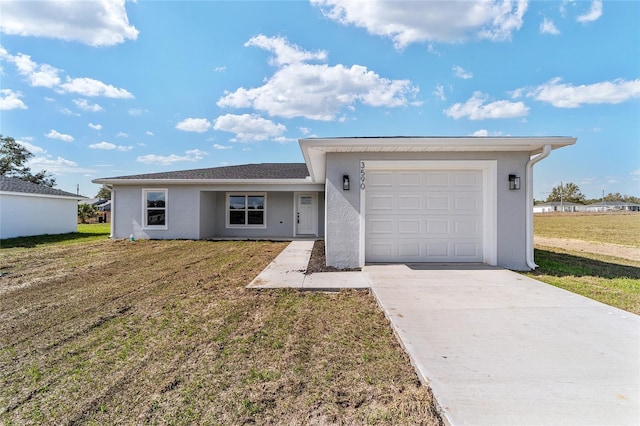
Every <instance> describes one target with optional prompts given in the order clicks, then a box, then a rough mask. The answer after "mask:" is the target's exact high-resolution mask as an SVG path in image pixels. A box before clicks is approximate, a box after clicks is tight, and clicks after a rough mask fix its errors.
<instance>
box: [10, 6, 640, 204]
mask: <svg viewBox="0 0 640 426" xmlns="http://www.w3.org/2000/svg"><path fill="white" fill-rule="evenodd" d="M0 133H1V134H2V135H3V136H11V137H13V138H15V139H16V140H17V141H19V142H20V143H22V144H23V145H24V146H26V147H27V148H28V149H29V150H30V151H31V152H32V153H33V154H34V158H33V159H32V160H31V161H30V163H29V165H30V167H31V169H32V170H33V171H34V172H35V171H40V170H42V169H46V170H48V171H49V172H50V173H52V175H53V176H54V177H55V178H56V182H57V185H56V187H57V188H59V189H62V190H65V191H69V192H73V193H76V190H77V189H78V188H79V193H80V194H81V195H85V196H88V197H93V196H95V195H96V193H97V192H98V190H99V189H100V186H99V185H96V184H93V183H92V182H91V180H92V179H96V178H104V177H114V176H123V175H131V174H140V173H152V172H161V171H169V170H185V169H194V168H206V167H218V166H225V165H235V164H248V163H264V162H303V161H304V159H303V157H302V154H301V152H300V148H299V146H298V143H297V140H298V139H299V138H308V137H338V136H572V137H576V138H577V139H578V140H577V143H576V144H575V145H573V146H570V147H565V148H561V149H559V150H556V151H553V152H552V154H551V155H550V156H549V157H548V158H547V159H545V160H543V161H542V162H540V163H538V164H537V165H536V166H535V169H534V174H535V180H534V182H535V184H534V198H535V199H539V200H542V199H545V198H546V197H547V195H548V193H549V192H550V191H551V189H552V188H553V187H554V186H556V185H559V184H560V182H564V183H567V182H573V183H575V184H577V185H578V186H579V187H580V189H581V190H582V192H583V193H584V194H585V195H586V196H587V198H598V197H601V196H602V193H603V191H604V192H605V193H607V194H608V193H610V192H611V193H615V192H620V193H622V194H628V195H634V196H640V2H638V1H605V2H602V1H599V0H595V1H530V2H527V1H512V2H510V1H471V0H468V1H462V2H455V1H379V0H369V1H354V0H311V1H309V2H306V1H279V2H276V1H143V0H139V1H137V2H136V1H126V2H125V1H124V0H115V1H107V0H100V1H97V0H96V1H78V0H76V1H30V0H27V1H25V0H20V1H7V0H0Z"/></svg>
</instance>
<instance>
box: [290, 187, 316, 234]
mask: <svg viewBox="0 0 640 426" xmlns="http://www.w3.org/2000/svg"><path fill="white" fill-rule="evenodd" d="M316 199H317V196H316V194H297V195H296V218H295V220H296V235H317V234H318V208H317V203H316Z"/></svg>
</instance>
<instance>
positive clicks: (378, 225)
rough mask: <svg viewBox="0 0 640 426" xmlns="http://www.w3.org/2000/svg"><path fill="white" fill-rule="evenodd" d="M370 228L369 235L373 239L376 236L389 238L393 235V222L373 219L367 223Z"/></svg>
mask: <svg viewBox="0 0 640 426" xmlns="http://www.w3.org/2000/svg"><path fill="white" fill-rule="evenodd" d="M369 226H370V227H371V235H372V236H373V237H374V238H375V236H377V235H384V236H385V237H389V235H392V234H393V233H394V221H393V220H391V219H373V220H370V221H369Z"/></svg>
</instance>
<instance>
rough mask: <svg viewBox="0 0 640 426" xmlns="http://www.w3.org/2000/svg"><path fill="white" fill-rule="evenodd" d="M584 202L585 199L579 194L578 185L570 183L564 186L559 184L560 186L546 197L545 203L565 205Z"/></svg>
mask: <svg viewBox="0 0 640 426" xmlns="http://www.w3.org/2000/svg"><path fill="white" fill-rule="evenodd" d="M585 200H586V197H585V196H584V194H583V193H582V192H580V188H579V187H578V185H576V184H575V183H571V182H568V183H565V184H564V185H563V184H562V183H560V185H558V186H555V187H553V189H551V193H550V194H549V196H548V197H547V202H551V201H564V202H567V203H584V202H585Z"/></svg>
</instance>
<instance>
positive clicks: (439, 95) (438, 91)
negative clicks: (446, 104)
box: [433, 84, 447, 101]
mask: <svg viewBox="0 0 640 426" xmlns="http://www.w3.org/2000/svg"><path fill="white" fill-rule="evenodd" d="M433 94H434V96H435V97H436V98H438V99H440V100H441V101H446V100H447V97H446V95H445V94H444V86H442V85H441V84H439V85H437V86H436V90H434V91H433Z"/></svg>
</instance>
